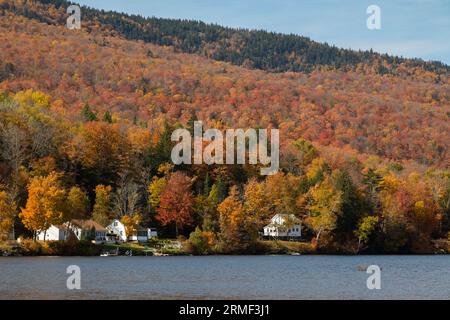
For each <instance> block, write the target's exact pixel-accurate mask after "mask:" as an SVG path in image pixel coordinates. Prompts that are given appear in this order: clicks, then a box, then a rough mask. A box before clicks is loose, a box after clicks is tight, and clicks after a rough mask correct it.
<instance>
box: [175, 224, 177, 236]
mask: <svg viewBox="0 0 450 320" xmlns="http://www.w3.org/2000/svg"><path fill="white" fill-rule="evenodd" d="M175 237H176V238H178V224H177V223H175Z"/></svg>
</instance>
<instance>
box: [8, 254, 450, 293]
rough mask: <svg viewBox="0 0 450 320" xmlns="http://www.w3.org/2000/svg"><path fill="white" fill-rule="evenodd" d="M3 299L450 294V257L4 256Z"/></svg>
mask: <svg viewBox="0 0 450 320" xmlns="http://www.w3.org/2000/svg"><path fill="white" fill-rule="evenodd" d="M70 265H77V266H79V267H80V268H81V290H73V291H69V290H68V289H67V287H66V281H67V278H68V277H69V275H68V274H66V268H67V267H68V266H70ZM361 265H365V266H368V265H378V266H380V267H381V268H382V272H381V290H368V289H367V286H366V280H367V278H368V277H369V276H370V275H369V274H367V273H366V272H364V271H358V266H361ZM0 299H450V256H356V257H343V256H211V257H73V258H72V257H70V258H67V257H64V258H63V257H33V258H26V257H17V258H11V257H7V258H3V257H2V258H0Z"/></svg>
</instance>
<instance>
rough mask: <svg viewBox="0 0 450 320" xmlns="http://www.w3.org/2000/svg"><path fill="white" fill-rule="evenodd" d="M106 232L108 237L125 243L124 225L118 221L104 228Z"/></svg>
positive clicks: (115, 220) (125, 232)
mask: <svg viewBox="0 0 450 320" xmlns="http://www.w3.org/2000/svg"><path fill="white" fill-rule="evenodd" d="M106 230H107V231H108V237H113V238H116V240H120V241H122V242H126V241H127V231H126V229H125V225H124V224H123V223H122V222H120V221H119V220H118V219H114V220H113V221H112V222H111V224H110V225H109V226H107V227H106Z"/></svg>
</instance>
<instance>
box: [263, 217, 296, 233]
mask: <svg viewBox="0 0 450 320" xmlns="http://www.w3.org/2000/svg"><path fill="white" fill-rule="evenodd" d="M301 236H302V225H301V222H300V219H298V218H297V217H295V216H294V215H293V214H276V215H275V216H273V217H272V219H271V221H270V224H268V225H267V226H265V227H264V237H273V238H301Z"/></svg>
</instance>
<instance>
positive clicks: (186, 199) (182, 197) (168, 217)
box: [156, 172, 194, 236]
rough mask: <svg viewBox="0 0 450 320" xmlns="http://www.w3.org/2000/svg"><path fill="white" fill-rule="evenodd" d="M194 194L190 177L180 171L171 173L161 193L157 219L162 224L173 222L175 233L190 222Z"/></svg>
mask: <svg viewBox="0 0 450 320" xmlns="http://www.w3.org/2000/svg"><path fill="white" fill-rule="evenodd" d="M193 205H194V196H193V195H192V192H191V179H189V177H187V176H186V175H185V174H183V173H181V172H175V173H174V174H172V175H171V177H170V179H169V181H168V183H167V186H166V187H165V188H164V191H163V192H162V194H161V204H160V206H159V209H158V215H157V217H156V218H157V219H158V221H159V222H160V223H161V224H162V225H163V226H166V225H169V224H175V233H176V235H177V236H178V230H179V229H183V227H184V226H186V225H189V224H191V223H192V213H193Z"/></svg>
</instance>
